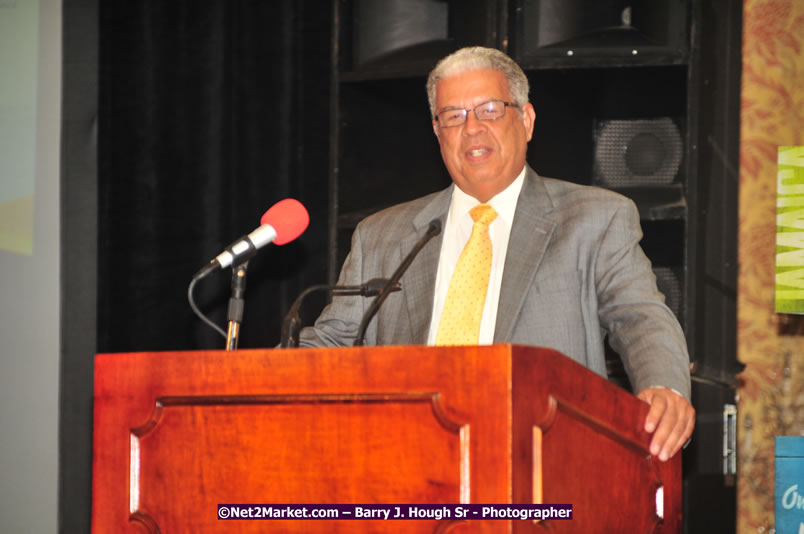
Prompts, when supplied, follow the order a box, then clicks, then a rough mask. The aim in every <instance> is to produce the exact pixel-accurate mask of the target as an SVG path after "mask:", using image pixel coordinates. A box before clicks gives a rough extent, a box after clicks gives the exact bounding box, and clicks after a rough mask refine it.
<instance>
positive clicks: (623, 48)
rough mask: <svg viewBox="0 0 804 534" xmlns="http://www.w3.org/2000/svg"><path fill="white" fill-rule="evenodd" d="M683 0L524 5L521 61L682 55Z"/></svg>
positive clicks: (552, 0) (535, 0)
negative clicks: (548, 57) (544, 58)
mask: <svg viewBox="0 0 804 534" xmlns="http://www.w3.org/2000/svg"><path fill="white" fill-rule="evenodd" d="M688 9H689V6H688V1H685V0H594V1H591V0H524V3H523V6H522V16H521V19H522V20H521V24H520V27H519V29H518V34H519V40H520V41H521V43H520V45H519V46H517V49H518V50H519V52H520V53H521V55H522V56H523V58H535V57H544V56H551V55H559V56H567V55H571V56H573V57H583V56H595V57H600V56H610V57H617V56H624V57H628V56H633V55H635V54H636V55H639V56H640V57H641V56H643V55H645V54H648V55H663V56H667V55H683V54H685V53H686V50H687V26H688V24H687V17H688V14H687V13H688Z"/></svg>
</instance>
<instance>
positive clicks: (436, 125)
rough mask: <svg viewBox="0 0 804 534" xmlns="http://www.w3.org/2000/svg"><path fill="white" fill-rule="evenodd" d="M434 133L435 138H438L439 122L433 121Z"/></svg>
mask: <svg viewBox="0 0 804 534" xmlns="http://www.w3.org/2000/svg"><path fill="white" fill-rule="evenodd" d="M433 133H435V136H436V137H438V121H437V120H435V119H433Z"/></svg>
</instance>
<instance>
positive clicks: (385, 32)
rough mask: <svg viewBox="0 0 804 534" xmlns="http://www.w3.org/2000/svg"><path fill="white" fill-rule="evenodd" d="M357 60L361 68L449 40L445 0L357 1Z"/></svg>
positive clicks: (357, 64)
mask: <svg viewBox="0 0 804 534" xmlns="http://www.w3.org/2000/svg"><path fill="white" fill-rule="evenodd" d="M354 10H355V12H354V14H353V16H354V44H353V46H354V60H355V65H356V66H357V67H358V68H359V67H361V66H363V65H365V64H367V63H370V62H376V61H379V60H381V59H382V58H383V57H385V56H388V55H389V54H393V53H396V52H399V51H403V50H405V49H409V48H411V47H415V46H416V45H423V44H426V43H432V42H438V41H445V40H446V39H447V38H448V33H449V28H448V26H449V24H448V11H449V10H448V3H447V2H446V1H445V0H357V1H356V2H355V4H354Z"/></svg>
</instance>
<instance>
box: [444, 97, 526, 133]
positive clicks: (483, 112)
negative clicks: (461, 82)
mask: <svg viewBox="0 0 804 534" xmlns="http://www.w3.org/2000/svg"><path fill="white" fill-rule="evenodd" d="M508 106H513V107H515V108H518V107H519V106H517V105H516V104H514V103H513V102H503V101H502V100H489V101H488V102H483V103H482V104H478V105H477V106H475V107H474V109H471V110H469V109H464V108H449V109H445V110H443V111H439V112H438V113H437V114H436V120H437V121H438V125H439V126H440V127H442V128H452V127H453V126H460V125H461V124H463V123H465V122H466V117H467V116H468V115H469V112H470V111H473V112H474V114H475V117H476V118H477V120H479V121H496V120H497V119H499V118H502V117H504V116H505V108H507V107H508Z"/></svg>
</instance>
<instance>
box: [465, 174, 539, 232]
mask: <svg viewBox="0 0 804 534" xmlns="http://www.w3.org/2000/svg"><path fill="white" fill-rule="evenodd" d="M526 169H527V166H525V167H522V172H520V173H519V176H517V177H516V179H515V180H514V181H513V182H511V183H510V184H509V185H508V187H506V188H505V189H503V190H502V191H500V192H499V193H497V194H496V195H494V196H493V197H492V198H491V199H490V200H489V201H488V202H486V204H489V205H490V206H491V207H492V208H494V210H495V211H496V212H497V219H495V221H496V220H498V219H501V220H503V221H505V222H506V225H507V226H510V225H511V223H512V222H513V220H514V213H515V212H516V203H517V200H518V199H519V193H520V191H522V184H524V183H525V170H526ZM479 204H481V202H479V201H478V200H477V199H476V198H475V197H473V196H471V195H468V194H466V193H465V192H464V191H463V190H461V188H460V187H458V186H457V184H456V185H455V188H454V189H453V192H452V202H451V204H450V215H451V216H452V217H453V218H454V220H460V217H463V216H468V214H469V210H470V209H472V208H474V207H475V206H477V205H479Z"/></svg>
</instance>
